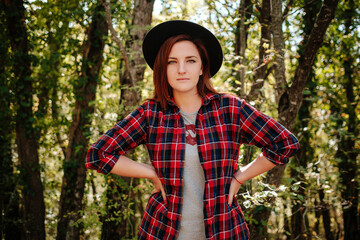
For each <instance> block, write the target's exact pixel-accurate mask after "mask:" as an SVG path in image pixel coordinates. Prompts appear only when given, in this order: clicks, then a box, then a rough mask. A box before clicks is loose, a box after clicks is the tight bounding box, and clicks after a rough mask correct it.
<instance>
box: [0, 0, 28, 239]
mask: <svg viewBox="0 0 360 240" xmlns="http://www.w3.org/2000/svg"><path fill="white" fill-rule="evenodd" d="M0 26H1V28H2V29H4V31H1V32H0V123H1V127H0V214H1V216H0V238H1V239H5V240H11V239H23V237H24V235H23V231H22V227H21V224H20V223H19V219H21V215H20V196H19V195H18V189H17V176H16V175H15V169H14V163H13V159H12V157H13V156H12V153H11V144H12V143H11V141H12V133H13V131H14V127H13V115H12V113H11V110H10V105H11V101H12V99H11V94H10V89H11V86H10V84H9V79H10V76H11V75H10V73H9V68H10V67H11V64H10V57H9V55H10V54H9V48H10V43H9V39H8V37H7V34H8V32H7V27H6V19H5V11H4V4H3V2H0Z"/></svg>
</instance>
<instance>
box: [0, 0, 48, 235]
mask: <svg viewBox="0 0 360 240" xmlns="http://www.w3.org/2000/svg"><path fill="white" fill-rule="evenodd" d="M1 2H2V4H3V6H4V10H5V16H6V23H7V34H8V38H9V40H10V45H11V50H12V52H13V56H14V61H13V62H14V63H13V66H12V68H13V73H14V86H16V88H15V89H14V94H15V101H16V102H15V103H14V105H15V106H16V109H17V110H16V111H17V114H16V119H15V122H16V124H15V125H16V126H15V129H16V130H15V131H16V143H17V149H18V156H19V162H20V179H21V180H20V181H21V182H20V184H21V185H22V189H23V190H22V204H23V214H22V215H23V224H24V229H25V234H26V239H40V240H41V239H45V222H44V221H45V205H44V196H43V185H42V182H41V178H40V166H39V156H38V146H37V145H38V143H37V136H36V134H35V129H34V127H33V122H34V120H35V118H34V116H33V112H32V107H33V101H32V97H33V87H32V79H31V58H30V55H29V47H28V40H27V38H28V35H27V29H26V25H25V9H24V6H23V4H24V3H23V1H22V0H15V1H9V0H2V1H1Z"/></svg>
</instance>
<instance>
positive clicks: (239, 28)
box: [231, 0, 253, 98]
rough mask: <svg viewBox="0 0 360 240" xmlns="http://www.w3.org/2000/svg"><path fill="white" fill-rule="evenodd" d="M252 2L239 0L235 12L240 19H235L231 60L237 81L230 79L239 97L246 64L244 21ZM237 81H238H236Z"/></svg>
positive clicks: (242, 94) (248, 15) (250, 13)
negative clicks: (232, 60)
mask: <svg viewBox="0 0 360 240" xmlns="http://www.w3.org/2000/svg"><path fill="white" fill-rule="evenodd" d="M252 7H253V4H252V2H251V1H249V0H240V5H239V9H238V10H237V14H238V15H239V16H240V19H239V20H237V22H236V24H235V29H234V36H235V41H234V44H235V46H234V47H235V49H234V55H235V56H236V59H235V60H234V62H233V65H234V66H237V68H238V69H237V68H236V69H234V70H233V71H235V74H234V75H235V79H236V80H238V81H232V82H231V84H232V88H233V92H234V93H236V94H237V95H239V96H240V97H241V98H245V90H246V89H245V65H246V63H245V62H246V56H245V50H246V46H247V36H248V34H247V30H248V28H249V25H248V24H245V22H246V21H247V20H248V19H250V18H251V15H252ZM237 82H239V83H240V84H239V83H237Z"/></svg>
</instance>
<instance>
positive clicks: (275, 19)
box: [271, 0, 287, 102]
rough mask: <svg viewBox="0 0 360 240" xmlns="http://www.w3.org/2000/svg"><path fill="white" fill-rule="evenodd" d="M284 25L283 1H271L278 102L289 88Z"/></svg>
mask: <svg viewBox="0 0 360 240" xmlns="http://www.w3.org/2000/svg"><path fill="white" fill-rule="evenodd" d="M282 23H283V15H282V0H271V32H272V37H273V44H274V50H275V60H274V78H275V82H276V84H275V85H276V86H275V92H276V101H277V102H278V100H279V97H280V96H281V94H282V93H283V92H284V90H285V88H286V86H287V82H286V77H285V52H284V49H285V40H284V33H283V30H282Z"/></svg>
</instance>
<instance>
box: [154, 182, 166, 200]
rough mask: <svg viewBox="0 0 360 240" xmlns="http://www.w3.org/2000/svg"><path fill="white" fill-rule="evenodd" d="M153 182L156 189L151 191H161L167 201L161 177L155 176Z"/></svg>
mask: <svg viewBox="0 0 360 240" xmlns="http://www.w3.org/2000/svg"><path fill="white" fill-rule="evenodd" d="M153 183H154V189H153V191H152V192H151V193H152V194H154V193H156V192H161V196H162V198H163V199H164V201H165V202H167V199H166V193H165V189H164V187H163V185H162V183H161V181H160V179H159V178H158V177H157V178H155V179H154V180H153Z"/></svg>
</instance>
